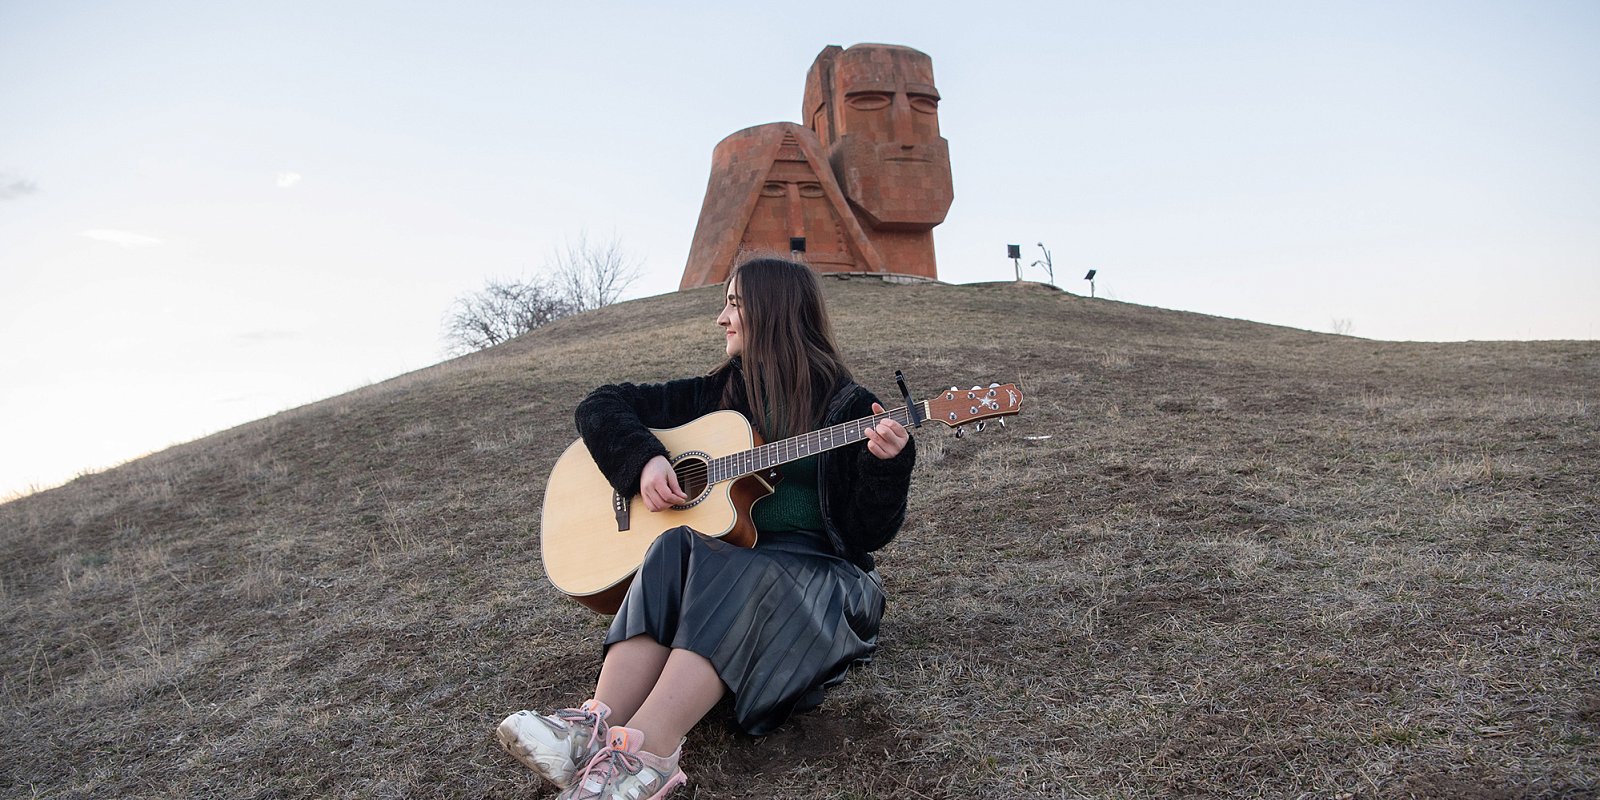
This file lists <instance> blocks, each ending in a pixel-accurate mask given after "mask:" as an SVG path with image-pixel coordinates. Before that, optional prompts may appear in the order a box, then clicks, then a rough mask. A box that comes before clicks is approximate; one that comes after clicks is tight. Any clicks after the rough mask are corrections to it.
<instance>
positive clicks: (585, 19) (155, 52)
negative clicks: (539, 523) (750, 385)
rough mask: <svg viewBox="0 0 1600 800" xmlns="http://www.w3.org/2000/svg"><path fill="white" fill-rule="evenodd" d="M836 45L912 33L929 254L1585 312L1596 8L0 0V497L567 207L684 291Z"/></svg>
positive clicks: (209, 404) (1319, 324) (422, 343)
mask: <svg viewBox="0 0 1600 800" xmlns="http://www.w3.org/2000/svg"><path fill="white" fill-rule="evenodd" d="M860 42H887V43H892V44H903V45H909V46H911V47H915V48H917V49H919V50H922V51H923V52H926V53H928V54H929V55H930V56H932V58H933V65H934V74H935V77H936V79H937V82H938V86H939V90H940V92H941V94H942V95H943V98H944V99H943V101H942V103H941V105H940V124H941V128H942V132H943V134H944V136H945V137H946V138H947V139H948V140H949V142H950V153H951V164H952V172H953V174H954V177H955V198H956V199H955V203H954V205H953V206H952V207H951V210H950V214H949V217H948V218H947V220H946V222H945V223H944V224H943V225H941V226H940V227H939V228H937V229H936V230H935V233H934V238H935V242H936V247H937V251H938V260H939V274H940V277H941V278H942V279H943V280H946V281H949V282H953V283H965V282H972V281H983V280H1005V279H1010V278H1011V277H1012V275H1013V268H1012V264H1011V262H1010V261H1009V260H1007V259H1006V258H1005V245H1006V244H1008V243H1016V244H1021V245H1023V246H1024V255H1025V256H1026V259H1025V260H1024V266H1025V268H1027V264H1028V263H1029V262H1031V261H1033V260H1035V259H1038V258H1040V257H1041V255H1042V254H1041V253H1040V251H1039V248H1038V247H1037V246H1036V243H1037V242H1044V243H1045V245H1046V246H1047V247H1049V248H1050V250H1051V253H1052V255H1053V259H1054V262H1055V265H1056V282H1057V283H1058V284H1060V285H1062V286H1063V287H1065V288H1067V289H1068V290H1070V291H1074V292H1079V293H1086V291H1087V286H1086V285H1085V284H1084V282H1083V281H1082V280H1081V279H1082V277H1083V273H1084V272H1085V271H1086V270H1087V269H1089V268H1091V267H1092V268H1095V269H1098V270H1099V271H1100V276H1099V281H1098V285H1097V289H1098V293H1099V294H1100V295H1101V296H1109V297H1112V298H1115V299H1118V300H1123V301H1127V302H1133V303H1141V304H1146V305H1154V306H1162V307H1166V308H1176V309H1186V310H1193V311H1199V312H1203V313H1207V314H1216V315H1221V316H1228V317H1240V318H1244V319H1251V320H1257V321H1261V322H1269V323H1273V324H1278V325H1289V326H1294V327H1299V328H1306V329H1310V330H1318V331H1330V330H1332V329H1333V328H1334V326H1335V324H1336V321H1342V324H1348V325H1349V326H1350V329H1351V332H1352V333H1354V334H1355V335H1358V336H1365V337H1370V338H1376V339H1420V340H1462V339H1596V338H1600V322H1597V319H1600V314H1597V313H1596V312H1595V311H1594V309H1595V307H1596V306H1597V305H1600V146H1597V145H1596V142H1600V4H1597V3H1594V2H1590V1H1587V0H1585V1H1584V2H1522V1H1518V2H1500V3H1472V2H1437V3H1420V2H1340V3H1302V2H1253V3H1239V2H1207V3H1192V2H1176V1H1174V2H1161V3H1103V4H1086V3H1054V2H1051V3H1036V4H1030V3H1004V2H991V3H970V2H961V3H917V4H906V5H895V6H889V5H883V6H877V5H869V4H860V3H854V2H852V3H843V2H839V3H835V2H808V3H796V4H781V5H780V4H761V3H751V2H742V3H692V2H682V3H650V4H647V3H604V2H596V3H570V2H562V3H555V2H550V3H537V2H453V3H416V2H411V3H396V2H376V1H375V0H374V1H373V2H283V1H281V0H280V1H278V2H270V3H258V2H248V3H247V2H199V1H192V2H138V3H134V2H85V1H82V0H0V337H3V342H4V346H3V348H0V497H5V496H7V495H10V494H13V493H15V492H18V491H23V490H25V489H27V488H28V487H29V486H37V487H46V486H50V485H54V484H56V483H60V482H62V481H65V480H68V479H70V478H71V477H72V476H73V475H75V474H78V473H79V472H81V471H84V470H92V469H100V468H104V467H107V466H111V465H114V464H116V463H119V462H122V461H125V460H127V459H129V458H132V457H135V456H137V455H140V454H142V453H146V452H150V451H153V450H158V449H161V448H164V447H166V446H168V445H171V444H174V443H177V442H181V441H186V440H190V439H193V438H196V437H198V436H201V435H205V434H207V433H211V432H214V431H218V430H222V429H225V428H228V427H231V426H233V425H236V424H239V423H243V422H247V421H249V420H252V419H257V418H260V417H263V416H267V415H270V414H272V413H275V412H277V411H281V410H284V409H286V408H290V407H293V406H296V405H300V404H303V403H307V402H310V401H313V400H317V399H321V398H324V397H328V396H331V395H334V394H338V393H341V392H344V391H347V390H349V389H352V388H356V387H358V386H361V385H363V384H366V383H371V382H376V381H381V380H384V379H387V378H390V377H393V376H395V375H398V374H400V373H403V372H406V371H409V370H413V369H417V368H420V367H424V366H427V365H429V364H433V363H436V362H438V361H439V360H441V359H442V358H443V357H444V356H445V351H444V344H443V340H442V338H441V322H442V317H443V315H444V313H445V311H446V310H447V309H448V307H449V305H450V303H451V301H452V300H453V299H454V298H455V297H457V296H459V295H461V294H463V293H465V292H468V291H471V290H473V289H475V288H477V287H479V286H481V285H482V284H483V282H484V281H485V280H486V279H488V278H491V277H518V276H524V275H531V274H533V273H534V272H536V271H537V270H538V269H539V268H540V267H541V266H542V265H543V264H544V263H545V262H546V261H547V260H548V258H549V255H550V253H551V251H552V250H553V249H554V248H555V247H557V246H558V245H560V244H561V243H562V242H563V241H564V240H570V239H573V238H575V237H577V236H578V235H579V233H580V232H583V231H585V230H586V231H587V232H588V234H589V236H590V237H591V238H605V237H608V236H611V235H613V234H614V235H616V236H617V237H619V238H620V239H621V240H622V241H623V244H624V245H625V246H626V247H627V248H628V249H630V250H631V251H633V252H634V253H636V254H637V255H638V256H640V257H641V258H642V259H643V260H644V262H645V265H646V274H645V277H644V279H642V280H640V281H639V282H638V283H636V284H635V285H634V286H633V288H632V290H631V291H630V292H629V294H628V295H627V296H629V297H642V296H647V295H654V294H659V293H662V292H667V291H671V290H673V289H675V288H676V286H677V282H678V278H679V276H680V275H681V273H682V271H683V267H684V260H685V258H686V257H687V254H688V249H689V242H690V238H691V236H692V235H693V232H694V225H695V221H696V219H697V218H698V215H699V209H700V204H701V201H702V199H703V198H704V194H705V187H706V179H707V176H708V171H709V167H710V160H711V151H712V148H713V147H714V146H715V145H716V143H717V142H718V141H720V140H721V139H722V138H723V137H724V136H727V135H728V134H730V133H733V132H734V131H736V130H739V129H741V128H745V127H748V126H751V125H757V124H761V123H766V122H776V121H783V120H790V121H798V120H799V114H800V111H799V107H800V102H801V94H802V90H803V88H804V82H805V73H806V70H807V68H809V67H810V65H811V61H812V59H814V58H815V57H816V54H817V53H818V52H819V51H820V50H821V49H822V48H823V47H824V46H826V45H829V44H838V45H842V46H849V45H851V44H856V43H860ZM1025 277H1027V278H1029V279H1033V280H1044V279H1045V274H1044V272H1043V271H1042V270H1039V269H1031V268H1028V271H1027V272H1025ZM714 312H715V309H712V308H708V309H707V317H708V319H707V322H708V332H707V348H708V351H709V352H711V353H712V355H713V356H714V355H715V352H714V351H716V350H717V349H718V348H719V347H720V340H719V337H717V336H716V335H715V332H714V331H713V330H712V328H711V326H710V319H711V316H712V315H713V314H714ZM710 357H711V356H708V358H710ZM700 366H703V365H700ZM685 368H686V369H698V368H699V367H698V366H696V365H685Z"/></svg>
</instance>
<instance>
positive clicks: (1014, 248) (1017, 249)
mask: <svg viewBox="0 0 1600 800" xmlns="http://www.w3.org/2000/svg"><path fill="white" fill-rule="evenodd" d="M1006 258H1009V259H1011V263H1012V265H1013V266H1015V267H1016V268H1017V280H1019V281H1020V280H1022V245H1020V244H1008V245H1006Z"/></svg>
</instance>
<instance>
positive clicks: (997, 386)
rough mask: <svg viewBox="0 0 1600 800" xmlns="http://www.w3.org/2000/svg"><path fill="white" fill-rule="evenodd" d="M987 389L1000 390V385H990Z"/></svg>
mask: <svg viewBox="0 0 1600 800" xmlns="http://www.w3.org/2000/svg"><path fill="white" fill-rule="evenodd" d="M989 388H990V389H998V388H1000V384H998V383H990V384H989Z"/></svg>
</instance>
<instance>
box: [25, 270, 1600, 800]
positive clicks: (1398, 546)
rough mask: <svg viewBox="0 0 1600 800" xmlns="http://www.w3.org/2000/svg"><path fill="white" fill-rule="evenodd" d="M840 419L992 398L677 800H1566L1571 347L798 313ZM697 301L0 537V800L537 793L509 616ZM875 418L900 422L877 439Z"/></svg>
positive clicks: (1594, 722)
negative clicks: (614, 415)
mask: <svg viewBox="0 0 1600 800" xmlns="http://www.w3.org/2000/svg"><path fill="white" fill-rule="evenodd" d="M825 286H826V289H827V291H828V294H829V298H830V302H831V303H832V307H833V310H834V315H835V319H836V322H837V324H838V328H839V331H838V333H839V335H840V338H841V340H842V345H843V346H844V348H845V350H846V351H847V353H848V354H849V356H850V357H851V359H852V363H853V365H854V366H855V368H856V372H857V375H858V377H859V378H860V379H861V380H862V381H863V382H864V383H866V384H867V385H869V386H871V387H872V388H874V389H876V390H877V391H878V392H879V393H880V394H882V395H884V396H885V397H886V399H887V398H889V397H890V396H891V395H893V394H894V389H893V377H892V376H893V373H894V370H895V369H902V370H904V371H905V373H906V375H907V376H908V378H909V379H910V381H911V383H912V385H913V386H914V387H915V388H916V389H917V390H918V391H919V393H922V394H926V393H930V392H932V391H935V390H937V389H940V388H943V387H945V386H948V385H951V384H959V385H961V386H967V385H971V384H975V383H988V382H989V381H991V380H998V381H1016V382H1018V383H1020V384H1021V385H1022V386H1023V387H1024V390H1025V392H1026V396H1027V399H1026V403H1025V410H1024V412H1023V414H1022V415H1021V416H1020V417H1017V418H1015V419H1014V420H1013V421H1012V424H1011V425H1010V427H1009V428H1008V429H1005V430H999V429H996V428H992V427H991V428H990V429H989V430H988V431H986V432H984V433H982V434H977V435H972V436H967V437H965V438H963V439H960V440H955V439H953V438H952V437H951V436H950V434H949V432H948V431H945V430H933V429H925V430H924V431H922V432H920V433H919V434H918V436H919V448H920V449H919V465H918V473H917V476H916V484H915V486H914V487H913V496H912V510H911V514H910V519H909V522H908V524H907V526H906V528H905V529H904V530H903V531H902V533H901V535H900V536H899V538H898V539H897V540H896V541H895V542H893V543H892V544H891V545H890V546H889V547H888V548H886V549H885V550H884V551H883V552H882V553H881V557H880V567H881V570H882V572H883V575H884V577H885V580H886V582H887V586H888V591H889V594H890V607H889V611H888V614H887V618H886V620H885V623H884V628H883V636H882V649H881V652H880V655H879V657H878V658H877V659H876V660H875V661H873V662H872V663H871V664H869V665H866V666H864V667H861V668H859V669H856V670H855V671H854V672H853V673H852V675H851V677H850V679H849V680H847V681H846V683H845V684H844V685H843V686H841V687H839V689H837V690H836V691H835V692H834V693H833V694H832V695H830V697H829V699H828V701H827V703H826V704H825V705H824V707H823V708H822V709H820V710H819V711H817V712H815V713H812V714H809V715H805V716H803V717H800V718H798V719H796V720H795V721H794V722H792V723H790V724H789V725H787V726H785V727H784V728H783V729H781V730H780V731H779V732H777V733H775V734H774V735H772V736H768V737H765V738H761V739H751V738H748V737H743V736H738V735H734V734H732V733H729V732H728V730H727V725H726V714H725V713H723V712H721V711H718V712H714V713H713V715H712V717H711V718H710V719H708V720H707V721H706V722H705V723H703V724H702V725H701V726H700V727H699V728H697V730H696V731H695V733H694V734H693V735H692V736H691V738H690V740H689V743H688V744H687V746H686V748H685V753H686V758H687V761H686V762H685V765H686V768H687V769H688V770H689V773H690V778H691V788H692V790H693V791H692V792H690V793H689V794H688V796H693V797H698V798H757V797H805V798H811V797H837V798H846V797H849V798H867V797H886V798H888V797H968V796H975V795H976V796H1006V797H1125V798H1135V797H1139V798H1143V797H1150V798H1154V797H1171V796H1266V797H1319V798H1334V797H1349V798H1375V797H1576V796H1593V795H1594V793H1595V792H1596V791H1600V755H1597V753H1600V747H1597V744H1600V603H1597V596H1600V595H1597V591H1596V590H1597V588H1600V573H1597V571H1596V564H1597V563H1600V511H1597V509H1600V498H1597V489H1596V480H1595V476H1596V475H1597V474H1600V447H1597V444H1596V442H1597V441H1600V420H1597V415H1596V408H1595V402H1596V398H1597V397H1600V343H1595V342H1540V343H1464V344H1398V343H1383V342H1371V341H1365V340H1361V339H1353V338H1347V337H1335V336H1327V335H1320V334H1313V333H1307V332H1303V331H1296V330H1290V329H1284V328H1275V327H1270V326H1264V325H1259V324H1254V323H1248V322H1241V321H1235V320H1226V319H1218V318H1212V317H1205V316H1201V315H1196V314H1187V313H1179V312H1169V311H1162V310H1158V309H1151V308H1143V307H1137V306H1130V305H1126V304H1120V303H1114V302H1108V301H1104V300H1088V299H1084V298H1081V297H1076V296H1073V295H1068V294H1064V293H1061V292H1058V291H1055V290H1053V289H1050V288H1048V287H1043V286H1039V285H1035V284H992V285H978V286H946V285H938V284H924V285H891V284H884V283H880V282H878V281H875V280H861V279H856V280H849V281H836V280H829V281H826V282H825ZM719 306H720V300H719V296H718V290H717V289H716V288H710V289H702V290H696V291H691V292H684V293H677V294H672V295H666V296H662V297H655V298H649V299H645V300H640V301H635V302H630V303H625V304H621V305H618V306H612V307H609V308H605V309H601V310H600V311H597V312H593V313H590V314H586V315H583V316H580V317H576V318H570V319H566V320H562V321H560V322H558V323H556V324H553V325H551V326H549V327H547V328H544V329H541V330H539V331H536V332H535V333H533V334H530V335H528V336H525V337H523V338H521V339H519V340H517V341H514V342H511V343H509V344H507V345H504V346H502V347H499V348H496V349H493V350H490V351H486V352H483V353H479V354H475V355H473V356H469V357H466V358H462V359H458V360H455V361H451V362H448V363H445V364H442V365H439V366H436V367H433V368H430V369H427V370H423V371H420V372H417V373H413V374H410V375H406V376H403V377H401V378H397V379H395V380H392V381H388V382H386V383H382V384H379V385H375V386H371V387H367V388H365V389H362V390H360V391H357V392H353V393H350V394H347V395H343V396H339V397H335V398H331V399H329V400H326V401H323V402H320V403H316V404H313V405H310V406H306V407H304V408H300V409H296V410H293V411H289V412H286V413H283V414H279V415H277V416H274V417H271V418H268V419H265V420H261V421H258V422H255V423H252V424H249V425H245V426H242V427H240V428H236V429H234V430H230V431H226V432H224V433H220V434H217V435H215V436H211V437H208V438H206V439H203V440H200V441H197V442H193V443H190V444H186V445H183V446H179V447H175V448H172V449H170V450H167V451H164V452H162V453H158V454H155V455H152V456H150V457H147V458H144V459H141V460H139V461H136V462H133V463H130V464H127V465H125V466H122V467H120V468H117V469H114V470H110V471H107V472H104V473H100V474H96V475H92V476H87V477H84V478H80V479H78V480H77V481H74V482H73V483H71V484H69V485H67V486H64V487H61V488H59V489H55V490H51V491H47V492H43V493H40V494H37V495H33V496H30V497H26V498H23V499H20V500H17V501H14V502H11V503H7V504H5V505H3V506H0V546H3V547H4V554H5V558H4V566H3V567H0V596H3V599H4V606H3V608H4V610H3V611H0V619H3V625H0V702H3V703H4V714H5V720H4V724H3V725H0V752H4V753H5V754H6V756H5V758H4V763H3V766H0V794H3V795H5V796H38V797H117V796H143V797H153V796H174V797H193V796H205V797H213V796H215V797H224V796H225V797H262V798H266V797H308V796H316V797H432V796H439V797H526V796H547V795H548V794H549V793H548V791H547V790H546V789H544V788H543V787H540V786H538V785H537V783H536V781H535V780H534V779H533V777H532V776H531V774H530V773H528V772H527V771H525V770H523V769H522V768H521V767H519V766H518V765H516V764H515V762H513V761H512V760H511V759H509V758H508V757H506V756H505V755H504V754H502V753H500V752H499V750H498V749H496V748H495V746H494V745H493V741H492V737H491V735H490V732H491V729H492V727H493V725H494V724H495V723H496V722H497V721H498V720H499V719H500V717H501V716H503V715H504V714H506V713H508V712H509V711H512V710H515V709H518V708H523V707H529V708H550V707H553V706H557V705H563V704H568V703H572V702H575V701H576V700H578V699H581V698H582V697H583V696H585V695H584V693H585V692H586V691H587V690H588V689H589V688H591V687H592V682H593V679H594V676H595V674H596V673H597V670H598V667H599V645H600V641H601V638H602V636H603V632H604V626H605V623H606V619H605V618H602V617H599V616H596V615H594V614H591V613H589V612H587V611H585V610H583V609H582V608H580V607H579V606H577V605H576V604H574V603H572V602H571V601H569V600H567V599H565V598H563V597H561V596H560V595H558V594H557V593H556V592H555V591H554V590H553V589H552V588H551V587H550V586H549V584H548V583H547V582H546V581H545V580H544V579H543V575H542V569H541V565H540V561H539V552H538V546H537V538H536V537H537V528H538V520H539V509H540V502H541V495H542V492H543V485H544V480H545V477H546V475H547V474H548V470H549V468H550V465H551V463H552V461H553V460H554V458H555V457H556V455H557V454H558V453H559V452H560V451H561V449H562V448H564V447H565V446H566V445H567V444H568V443H570V442H571V441H572V439H573V437H574V432H573V428H572V421H571V419H572V410H573V407H574V405H575V404H576V403H577V401H578V400H579V399H580V398H581V397H582V396H583V394H584V393H585V392H586V391H587V390H588V389H590V388H592V387H593V386H594V385H596V384H599V383H602V382H608V381H620V380H631V381H647V380H658V379H665V378H669V377H676V376H679V375H683V374H689V373H691V372H694V371H699V370H704V369H708V368H710V367H711V366H713V365H714V364H715V363H716V360H717V356H718V355H719V354H720V348H721V337H720V335H719V334H718V332H717V330H716V329H715V326H714V324H713V318H714V316H715V314H716V313H717V310H718V308H719ZM894 404H895V403H894V402H892V401H891V402H889V405H894Z"/></svg>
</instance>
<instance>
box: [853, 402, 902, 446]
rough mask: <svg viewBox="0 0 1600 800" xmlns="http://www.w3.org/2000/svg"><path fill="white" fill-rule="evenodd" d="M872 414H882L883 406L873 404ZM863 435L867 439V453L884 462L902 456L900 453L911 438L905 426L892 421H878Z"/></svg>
mask: <svg viewBox="0 0 1600 800" xmlns="http://www.w3.org/2000/svg"><path fill="white" fill-rule="evenodd" d="M872 413H874V414H882V413H883V406H881V405H878V404H877V403H873V404H872ZM861 433H862V434H864V435H865V436H866V437H867V452H869V453H872V454H873V455H875V456H877V457H878V458H881V459H884V460H888V459H891V458H894V457H895V456H897V455H900V451H901V450H903V449H904V448H905V446H906V441H907V440H908V439H910V438H911V434H909V433H907V432H906V428H905V426H904V425H901V424H900V423H898V422H895V421H894V420H892V419H881V420H878V424H877V425H874V426H872V427H870V428H866V429H864V430H862V431H861Z"/></svg>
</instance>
